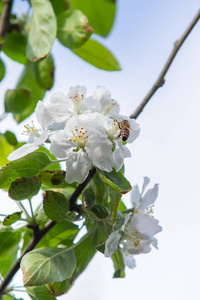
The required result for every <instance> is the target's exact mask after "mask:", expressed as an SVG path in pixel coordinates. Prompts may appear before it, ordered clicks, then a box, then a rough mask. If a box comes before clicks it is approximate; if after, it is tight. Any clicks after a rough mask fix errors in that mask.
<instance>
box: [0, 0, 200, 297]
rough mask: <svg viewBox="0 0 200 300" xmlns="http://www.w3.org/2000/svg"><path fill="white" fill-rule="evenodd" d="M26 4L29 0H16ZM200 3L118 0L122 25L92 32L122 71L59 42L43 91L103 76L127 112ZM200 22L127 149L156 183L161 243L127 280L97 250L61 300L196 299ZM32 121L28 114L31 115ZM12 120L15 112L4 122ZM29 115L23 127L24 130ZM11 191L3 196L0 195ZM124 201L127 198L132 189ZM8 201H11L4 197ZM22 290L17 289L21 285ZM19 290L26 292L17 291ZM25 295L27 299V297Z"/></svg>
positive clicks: (9, 84) (8, 82) (133, 166)
mask: <svg viewBox="0 0 200 300" xmlns="http://www.w3.org/2000/svg"><path fill="white" fill-rule="evenodd" d="M15 3H16V5H17V4H18V3H23V5H24V2H23V1H15ZM198 9H199V1H196V0H191V1H187V0H182V1H181V0H176V1H172V0H168V1H165V0H164V1H157V0H152V1H148V0H143V1H141V0H140V1H139V0H135V1H132V0H119V1H118V9H117V15H116V20H115V25H114V27H113V29H112V32H111V33H110V35H109V37H108V38H107V39H103V38H100V37H95V38H96V39H97V40H99V41H101V42H102V43H103V44H104V45H105V46H107V47H108V48H109V49H110V50H111V51H112V52H113V53H114V54H115V56H116V57H117V58H118V60H119V62H120V65H121V67H122V71H119V72H106V71H101V70H98V69H96V68H94V67H93V66H90V65H89V64H86V63H85V62H84V61H82V60H81V59H79V58H77V57H76V56H74V55H73V54H72V53H71V52H70V51H68V50H67V49H66V48H64V47H63V46H61V45H60V44H59V43H58V42H56V43H55V44H54V47H53V55H54V59H55V63H56V74H55V84H54V86H53V88H52V90H51V91H49V92H48V93H47V95H46V97H45V101H48V99H49V97H50V96H51V95H52V94H53V93H55V92H57V91H62V92H64V93H67V92H68V89H69V87H70V86H74V85H77V84H80V85H85V86H86V87H87V89H88V94H89V95H90V94H92V93H93V91H94V90H95V88H96V86H97V85H103V86H105V87H107V88H108V89H109V90H110V92H111V94H112V97H113V98H114V99H117V100H118V102H119V104H120V107H121V113H122V114H123V115H130V114H131V113H132V112H133V111H134V110H135V109H136V107H137V106H138V105H139V103H140V102H141V101H142V100H143V98H144V96H145V95H146V94H147V92H148V91H149V89H150V88H151V87H152V85H153V84H154V82H155V80H156V78H157V77H158V75H159V73H160V71H161V70H162V68H163V66H164V64H165V62H166V60H167V58H168V56H169V54H170V52H171V51H172V49H173V45H174V42H175V41H176V40H177V39H178V38H179V37H180V36H181V35H182V34H183V32H184V31H185V29H186V28H187V26H188V25H189V24H190V22H191V20H192V19H193V18H194V16H195V15H196V13H197V11H198ZM199 32H200V21H199V23H198V24H197V25H196V26H195V28H194V29H193V31H192V32H191V34H190V35H189V37H188V38H187V40H186V41H185V43H184V45H183V46H182V48H181V49H180V51H179V52H178V54H177V56H176V58H175V60H174V62H173V64H172V66H171V68H170V70H169V72H168V73H167V75H166V78H165V79H166V81H165V84H164V86H163V87H162V88H160V89H159V90H158V91H157V93H156V94H155V95H154V96H153V97H152V99H151V100H150V103H149V104H148V105H147V106H146V107H145V109H144V111H143V113H142V114H141V115H140V117H139V118H138V119H137V122H138V123H139V124H140V126H141V133H140V135H139V137H138V139H137V140H136V141H135V142H134V143H132V144H131V145H130V147H129V149H130V150H131V151H132V157H131V158H129V159H127V161H126V164H125V168H126V175H127V178H128V179H129V181H130V182H131V184H132V185H135V184H138V185H139V186H140V187H141V185H142V182H143V177H144V176H148V177H150V179H151V183H150V185H151V187H152V186H153V185H154V184H155V183H159V196H158V200H157V202H156V203H155V207H154V216H155V218H156V219H159V221H160V225H161V226H162V227H163V231H162V232H161V233H159V234H158V235H157V239H158V246H159V249H158V250H156V249H153V250H152V251H151V253H149V254H144V255H139V256H137V257H135V258H136V265H137V267H136V268H135V269H134V270H129V269H127V270H126V278H125V279H112V275H113V266H112V261H111V260H110V259H108V258H105V257H104V256H103V255H102V254H100V253H98V254H97V255H96V256H95V258H94V259H93V261H92V262H91V263H90V265H89V267H88V268H87V270H86V271H85V272H84V273H83V274H82V275H81V276H80V278H79V279H78V280H77V281H76V282H75V285H74V287H73V288H72V289H71V290H70V291H69V293H68V294H67V295H63V296H61V297H59V299H62V300H65V299H67V300H72V299H73V300H76V299H80V297H81V299H88V300H92V299H95V300H102V299H103V300H110V299H116V300H121V299H122V298H125V297H127V296H128V297H129V298H134V299H136V300H160V299H162V300H168V299H170V300H188V299H198V298H199V297H200V292H199V274H198V270H199V267H200V259H199V251H200V241H199V228H200V218H199V210H200V197H199V168H200V154H199V153H200V141H199V128H200V118H199V111H200V103H199V100H200V84H199V82H200V55H199V53H200V41H199ZM2 57H3V58H4V59H5V60H6V62H7V74H8V75H7V76H8V78H6V79H5V80H4V81H3V82H2V83H1V85H0V97H1V98H2V101H1V104H0V112H2V111H3V104H2V103H3V97H4V93H5V91H6V89H7V88H13V87H14V86H15V83H16V80H17V78H18V76H19V75H18V72H20V70H21V69H22V67H21V65H19V64H17V63H14V62H12V61H10V60H9V59H7V58H6V57H5V56H3V55H2ZM26 123H27V121H26ZM0 126H1V130H2V131H4V130H5V129H12V128H13V127H14V126H15V122H14V121H13V120H12V118H11V116H8V118H7V119H6V121H4V122H3V123H1V124H0ZM22 127H23V124H22V125H20V126H19V131H18V132H17V134H18V136H19V137H20V132H21V131H22V130H23V128H22ZM1 195H2V196H1V202H2V213H9V212H10V207H11V206H12V207H13V209H14V206H13V205H14V203H13V202H14V201H12V200H9V199H7V198H6V196H5V194H1ZM3 197H4V198H3ZM124 201H125V202H126V204H127V205H130V203H129V195H126V197H125V198H124ZM5 204H6V205H5ZM16 295H17V294H16ZM18 296H22V297H23V295H19V294H18ZM24 299H28V298H26V297H25V296H24Z"/></svg>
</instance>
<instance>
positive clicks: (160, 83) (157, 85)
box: [130, 10, 200, 119]
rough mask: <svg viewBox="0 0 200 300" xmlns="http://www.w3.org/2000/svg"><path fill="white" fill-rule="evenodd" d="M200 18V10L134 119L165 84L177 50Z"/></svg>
mask: <svg viewBox="0 0 200 300" xmlns="http://www.w3.org/2000/svg"><path fill="white" fill-rule="evenodd" d="M199 19H200V10H199V11H198V13H197V14H196V16H195V17H194V19H193V21H192V22H191V24H190V25H189V27H188V28H187V29H186V30H185V32H184V33H183V35H182V36H181V38H180V39H179V40H177V41H176V42H175V43H174V49H173V51H172V53H171V54H170V56H169V58H168V60H167V62H166V64H165V65H164V67H163V69H162V71H161V73H160V75H159V76H158V78H157V80H156V82H155V83H154V85H153V87H152V88H151V89H150V91H149V92H148V93H147V95H146V97H145V98H144V100H143V101H142V102H141V103H140V105H139V106H138V107H137V109H136V110H135V112H134V113H133V114H132V115H131V116H130V118H132V119H136V118H137V117H138V116H139V115H140V114H141V112H142V111H143V109H144V107H145V106H146V104H147V103H148V102H149V100H150V99H151V97H152V96H153V95H154V94H155V92H156V91H157V90H158V89H159V88H160V87H162V86H163V85H164V83H165V75H166V73H167V72H168V70H169V68H170V66H171V64H172V62H173V60H174V58H175V56H176V54H177V52H178V51H179V49H180V48H181V46H182V45H183V43H184V41H185V40H186V38H187V37H188V36H189V34H190V32H191V31H192V29H193V28H194V26H195V25H196V24H197V22H198V21H199Z"/></svg>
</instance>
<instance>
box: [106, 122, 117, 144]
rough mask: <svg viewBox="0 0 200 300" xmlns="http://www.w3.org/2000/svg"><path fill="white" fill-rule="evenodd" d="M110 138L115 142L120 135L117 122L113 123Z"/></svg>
mask: <svg viewBox="0 0 200 300" xmlns="http://www.w3.org/2000/svg"><path fill="white" fill-rule="evenodd" d="M107 134H108V138H109V139H110V140H111V141H113V140H115V139H116V138H117V137H118V135H119V126H118V123H117V121H116V120H114V121H113V124H112V128H111V129H110V130H109V131H108V132H107Z"/></svg>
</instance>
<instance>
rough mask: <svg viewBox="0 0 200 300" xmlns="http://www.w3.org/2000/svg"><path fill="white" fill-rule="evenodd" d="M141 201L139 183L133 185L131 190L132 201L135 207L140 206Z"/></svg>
mask: <svg viewBox="0 0 200 300" xmlns="http://www.w3.org/2000/svg"><path fill="white" fill-rule="evenodd" d="M139 201H140V191H139V187H138V185H135V186H133V188H132V191H131V202H132V204H133V207H136V208H137V206H138V203H139Z"/></svg>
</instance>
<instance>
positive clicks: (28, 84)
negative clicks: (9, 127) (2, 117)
mask: <svg viewBox="0 0 200 300" xmlns="http://www.w3.org/2000/svg"><path fill="white" fill-rule="evenodd" d="M17 88H23V89H26V90H28V91H29V92H30V93H31V96H32V102H31V105H30V106H29V110H28V111H26V112H24V114H23V115H22V114H21V115H15V116H14V118H15V120H16V121H17V122H18V123H20V122H22V121H23V120H25V119H26V118H27V117H28V116H29V115H30V114H32V112H33V111H34V110H35V107H36V104H37V102H38V100H42V98H43V97H44V94H45V92H46V90H44V89H42V88H41V87H40V86H39V85H38V84H37V82H36V81H35V79H34V77H33V74H32V64H31V62H28V63H27V64H26V66H25V68H24V70H23V72H22V75H21V76H20V79H19V81H18V83H17Z"/></svg>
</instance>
